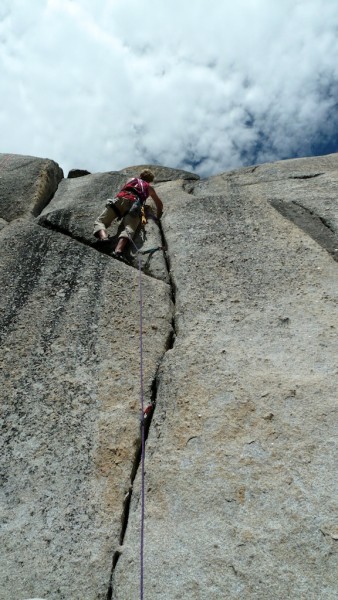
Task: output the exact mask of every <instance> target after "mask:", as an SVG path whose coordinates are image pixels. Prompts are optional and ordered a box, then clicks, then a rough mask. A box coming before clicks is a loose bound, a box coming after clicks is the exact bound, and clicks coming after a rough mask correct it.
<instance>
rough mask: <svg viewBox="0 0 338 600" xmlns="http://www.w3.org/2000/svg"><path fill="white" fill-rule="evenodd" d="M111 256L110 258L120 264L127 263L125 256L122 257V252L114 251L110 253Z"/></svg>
mask: <svg viewBox="0 0 338 600" xmlns="http://www.w3.org/2000/svg"><path fill="white" fill-rule="evenodd" d="M111 256H112V257H113V258H117V260H120V261H121V262H125V263H126V262H128V261H127V259H126V257H125V256H123V253H122V252H116V251H115V250H114V252H112V253H111Z"/></svg>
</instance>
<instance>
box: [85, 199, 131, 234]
mask: <svg viewBox="0 0 338 600" xmlns="http://www.w3.org/2000/svg"><path fill="white" fill-rule="evenodd" d="M114 206H116V208H117V210H118V211H119V214H120V215H121V217H122V223H123V226H124V229H123V231H121V233H120V235H119V238H127V239H129V237H134V235H135V232H136V229H137V228H138V226H139V224H140V217H139V216H138V215H136V216H135V215H133V216H132V215H130V214H129V209H130V207H131V202H130V200H126V198H114V200H111V199H108V201H107V204H106V207H105V209H104V211H103V212H102V213H101V214H100V216H99V217H98V218H97V219H96V221H95V223H94V231H93V233H94V235H95V236H96V234H97V232H98V231H100V230H101V229H104V230H105V231H106V230H107V227H109V226H110V225H111V223H112V222H113V221H114V220H115V219H117V218H118V214H117V212H116V211H115V210H114Z"/></svg>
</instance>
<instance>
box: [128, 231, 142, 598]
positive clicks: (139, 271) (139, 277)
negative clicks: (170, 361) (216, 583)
mask: <svg viewBox="0 0 338 600" xmlns="http://www.w3.org/2000/svg"><path fill="white" fill-rule="evenodd" d="M129 239H130V241H131V242H132V244H133V246H134V248H135V250H136V252H137V259H138V280H139V300H140V324H139V327H140V335H139V343H140V408H141V416H140V421H141V539H140V600H143V588H144V506H145V492H144V489H145V469H144V464H145V427H144V389H143V295H142V262H141V254H140V252H139V250H138V248H137V246H136V244H135V242H134V240H133V238H132V237H131V236H129Z"/></svg>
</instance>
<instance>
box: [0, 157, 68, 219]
mask: <svg viewBox="0 0 338 600" xmlns="http://www.w3.org/2000/svg"><path fill="white" fill-rule="evenodd" d="M62 178H63V171H62V169H60V167H59V165H58V164H57V163H56V162H54V161H53V160H49V159H44V158H34V157H33V156H20V155H17V154H0V217H1V218H2V219H5V220H6V221H13V220H14V219H17V218H19V217H24V216H36V215H38V214H39V213H40V212H41V210H42V209H43V208H44V206H46V204H47V203H48V202H49V200H50V199H51V198H52V196H53V195H54V193H55V190H56V189H57V187H58V184H59V182H60V181H61V179H62Z"/></svg>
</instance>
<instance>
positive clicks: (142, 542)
mask: <svg viewBox="0 0 338 600" xmlns="http://www.w3.org/2000/svg"><path fill="white" fill-rule="evenodd" d="M141 266H142V265H141V256H140V254H138V273H139V290H140V404H141V542H140V598H141V600H143V582H144V562H143V556H144V500H145V494H144V487H145V471H144V459H145V428H144V391H143V310H142V304H143V298H142V269H141Z"/></svg>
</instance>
